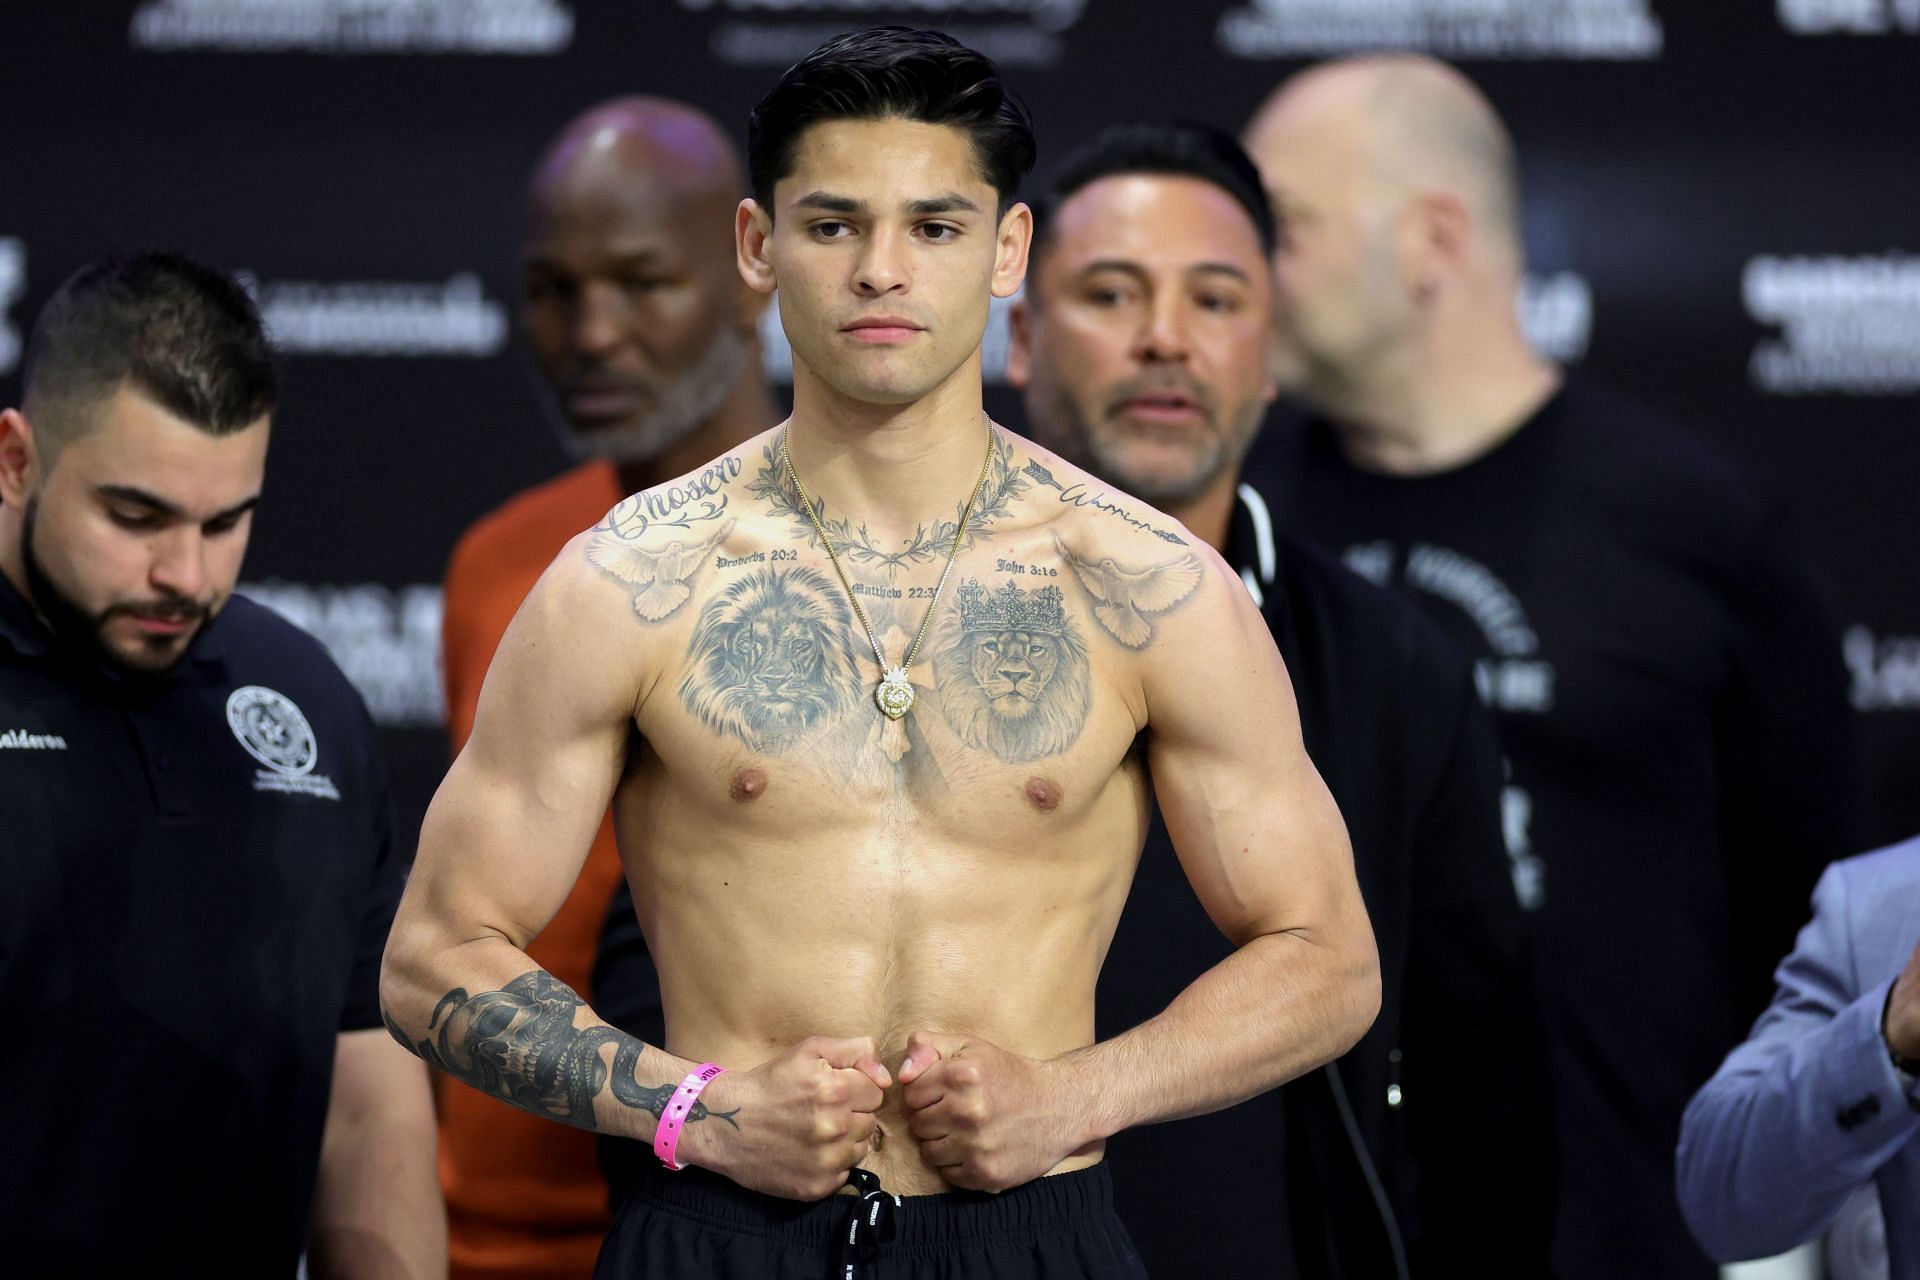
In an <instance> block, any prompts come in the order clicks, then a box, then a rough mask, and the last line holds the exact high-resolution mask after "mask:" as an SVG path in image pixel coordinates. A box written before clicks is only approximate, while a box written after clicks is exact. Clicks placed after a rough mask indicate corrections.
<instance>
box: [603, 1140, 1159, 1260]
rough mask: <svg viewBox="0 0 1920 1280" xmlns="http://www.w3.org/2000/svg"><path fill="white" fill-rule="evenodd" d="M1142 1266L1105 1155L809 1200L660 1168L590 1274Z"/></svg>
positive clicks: (644, 1183)
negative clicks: (1013, 1176)
mask: <svg viewBox="0 0 1920 1280" xmlns="http://www.w3.org/2000/svg"><path fill="white" fill-rule="evenodd" d="M889 1217H890V1218H891V1225H889V1224H888V1222H887V1221H886V1219H887V1218H889ZM856 1219H858V1220H860V1221H861V1229H860V1235H861V1237H862V1238H861V1239H860V1240H859V1241H858V1242H857V1243H856V1242H855V1241H854V1238H853V1237H854V1236H855V1229H854V1224H855V1222H856ZM876 1219H879V1221H878V1222H877V1223H876V1221H875V1220H876ZM874 1237H878V1238H877V1239H876V1238H874ZM850 1266H851V1268H852V1269H851V1270H849V1267H850ZM1146 1274H1147V1272H1146V1268H1145V1267H1143V1266H1142V1265H1141V1263H1140V1255H1139V1253H1138V1251H1136V1250H1135V1249H1134V1247H1133V1241H1131V1240H1130V1239H1128V1238H1127V1231H1126V1228H1125V1227H1122V1226H1121V1225H1120V1219H1119V1218H1117V1217H1115V1216H1114V1212H1113V1181H1112V1179H1111V1177H1110V1176H1109V1175H1108V1173H1107V1168H1106V1166H1105V1165H1104V1164H1097V1165H1094V1166H1093V1167H1091V1168H1088V1169H1082V1170H1080V1171H1078V1172H1075V1173H1062V1174H1056V1175H1055V1176H1053V1177H1051V1178H1041V1179H1039V1180H1037V1181H1035V1182H1029V1183H1027V1184H1026V1185H1025V1186H1022V1187H1016V1188H1014V1189H1013V1190H1011V1191H1006V1192H1002V1193H1001V1194H1000V1195H997V1196H994V1195H986V1194H983V1193H980V1192H973V1191H952V1192H947V1193H945V1194H942V1195H931V1196H900V1197H894V1196H884V1195H875V1194H872V1193H870V1194H869V1195H868V1196H866V1197H864V1198H855V1197H853V1196H849V1195H837V1196H829V1197H828V1198H827V1199H825V1200H813V1201H802V1200H782V1199H779V1198H777V1197H774V1196H766V1195H761V1194H760V1193H759V1192H757V1191H748V1190H747V1189H746V1188H744V1187H741V1186H739V1185H737V1184H735V1183H732V1182H729V1181H728V1180H727V1179H725V1178H722V1177H720V1176H719V1175H717V1174H713V1173H709V1172H707V1171H706V1170H704V1169H685V1170H682V1171H681V1172H679V1173H670V1172H668V1171H667V1170H665V1169H662V1168H659V1167H658V1166H655V1167H654V1168H653V1169H652V1170H650V1171H648V1172H647V1173H645V1174H644V1175H643V1176H642V1177H641V1180H640V1182H639V1184H638V1185H637V1186H636V1187H635V1188H634V1190H633V1194H632V1195H630V1196H628V1198H627V1202H626V1203H625V1204H624V1205H622V1206H621V1208H620V1212H619V1213H618V1214H616V1215H615V1217H614V1221H613V1227H612V1229H611V1230H610V1231H608V1232H607V1239H606V1243H605V1244H603V1245H602V1246H601V1248H600V1262H599V1265H598V1266H597V1267H595V1268H594V1276H595V1280H843V1277H847V1276H856V1277H863V1278H864V1277H872V1280H989V1277H990V1278H991V1280H1018V1277H1022V1276H1044V1277H1046V1278H1047V1280H1069V1278H1070V1277H1082V1276H1084V1277H1087V1278H1088V1280H1145V1276H1146Z"/></svg>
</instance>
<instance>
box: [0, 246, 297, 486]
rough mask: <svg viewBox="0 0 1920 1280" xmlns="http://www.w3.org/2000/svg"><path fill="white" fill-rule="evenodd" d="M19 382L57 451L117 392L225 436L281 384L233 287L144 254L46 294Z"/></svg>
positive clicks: (249, 419) (242, 294)
mask: <svg viewBox="0 0 1920 1280" xmlns="http://www.w3.org/2000/svg"><path fill="white" fill-rule="evenodd" d="M22 384H23V396H22V404H23V405H24V406H25V408H26V410H27V414H28V416H29V418H31V419H33V420H34V428H35V432H36V434H40V433H41V432H42V431H43V430H44V433H45V434H44V438H45V439H46V442H47V444H48V445H49V446H50V447H52V448H54V449H56V450H57V448H58V446H59V445H61V444H63V443H65V442H66V441H68V440H70V439H72V438H73V437H74V436H75V435H77V434H79V432H80V430H81V429H82V425H83V424H82V422H81V421H80V420H81V418H82V417H83V416H84V413H85V411H86V410H87V409H89V408H91V407H92V406H93V405H94V404H95V403H97V402H98V401H101V400H104V399H106V398H107V397H108V396H111V395H112V394H113V393H114V391H115V390H117V389H118V388H120V387H121V386H123V385H125V386H130V387H131V388H133V389H134V390H136V391H138V392H139V393H140V394H142V395H144V396H146V397H148V398H149V399H151V400H153V401H154V402H155V403H156V404H159V405H160V406H161V407H163V408H165V409H166V410H167V411H168V412H169V413H172V414H173V415H175V416H176V417H179V418H182V419H184V420H185V421H187V422H190V423H192V424H193V425H194V426H196V427H198V428H200V429H201V430H202V431H205V432H208V433H209V434H211V435H227V434H230V433H232V432H235V431H239V430H241V429H243V428H245V427H247V426H248V425H250V424H252V423H254V422H257V421H259V419H260V418H261V416H262V415H264V414H266V413H268V412H270V411H271V410H272V409H273V405H274V398H275V396H276V394H277V392H278V386H279V379H278V377H277V375H276V373H275V371H274V363H273V349H272V346H271V344H270V343H269V342H268V339H267V333H266V328H265V326H264V325H263V324H262V323H261V321H260V311H259V308H258V307H256V306H255V305H254V302H253V299H252V297H251V296H249V295H248V293H247V291H246V290H245V289H244V288H242V287H241V286H240V284H239V282H238V281H236V280H235V279H234V278H233V277H232V276H230V275H227V274H226V273H225V272H222V271H216V270H214V269H213V268H212V267H207V266H202V265H201V264H200V263H197V262H194V261H192V260H191V259H188V258H184V257H181V256H180V255H178V254H171V253H143V254H138V255H134V256H116V257H109V258H103V259H101V260H100V261H98V262H94V263H90V264H88V265H87V266H84V267H82V268H80V270H78V271H76V272H74V274H73V275H71V276H69V277H68V278H67V280H66V282H65V283H64V284H62V285H61V286H60V287H59V288H58V289H57V290H55V291H54V295H53V297H52V298H51V299H50V300H49V301H48V302H47V305H46V306H45V307H44V308H42V309H41V312H40V315H39V318H38V319H37V320H35V322H34V326H33V336H32V337H31V338H30V339H29V340H28V342H27V353H26V360H25V363H24V366H23V372H22ZM42 420H44V422H43V421H42Z"/></svg>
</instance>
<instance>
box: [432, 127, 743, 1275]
mask: <svg viewBox="0 0 1920 1280" xmlns="http://www.w3.org/2000/svg"><path fill="white" fill-rule="evenodd" d="M744 187H745V182H744V178H743V176H742V173H741V169H740V161H739V157H738V155H737V154H736V153H735V151H734V148H733V146H732V144H731V143H730V142H729V141H728V139H727V137H726V135H725V134H724V133H723V132H722V131H721V129H720V127H719V126H718V125H717V124H715V123H714V122H713V120H712V119H711V118H709V117H708V116H706V115H705V114H703V113H702V112H699V111H696V110H695V109H693V108H692V107H688V106H685V105H683V104H681V103H677V102H670V101H666V100H663V99H659V98H643V97H634V98H619V99H616V100H614V101H611V102H607V103H603V104H601V105H599V106H596V107H594V108H592V109H591V110H589V111H587V112H585V113H584V114H582V115H581V116H579V117H578V118H576V119H575V120H574V121H572V122H571V123H570V124H568V125H567V127H566V128H565V129H564V130H562V131H561V133H560V135H559V136H558V137H557V138H555V139H554V141H553V142H552V143H551V144H550V145H549V146H548V148H547V150H546V152H545V154H544V155H543V156H542V157H541V159H540V162H539V164H538V165H537V167H536V168H535V170H534V174H533V179H532V182H531V184H530V188H529V191H528V209H527V214H528V217H527V233H526V240H525V243H524V246H523V249H522V267H523V278H524V288H523V295H522V303H521V310H520V322H521V331H522V333H523V335H524V336H525V338H526V342H527V346H528V349H529V351H530V353H531V355H532V356H533V363H534V366H535V368H536V369H537V370H538V372H539V374H540V379H541V383H542V390H543V393H544V394H545V396H546V398H547V399H548V401H549V408H550V415H549V416H550V417H551V418H552V419H553V421H554V425H555V426H556V427H557V428H558V430H559V432H560V434H561V438H562V440H563V442H564V443H565V445H566V447H567V449H568V451H569V452H570V453H572V454H573V455H574V456H575V457H576V458H577V459H580V462H579V465H577V466H575V467H574V468H573V469H572V470H569V471H567V472H565V473H563V474H561V475H559V476H557V477H555V478H553V479H551V480H548V481H546V482H545V483H543V484H540V485H536V486H535V487H533V488H531V489H528V490H526V491H524V492H522V493H520V494H518V495H516V496H514V497H513V498H511V499H509V500H508V501H507V502H506V503H505V504H504V505H503V506H501V507H500V508H499V509H497V510H496V511H494V512H493V513H492V514H490V515H487V516H486V517H484V518H483V519H481V520H480V521H479V522H478V523H477V524H475V525H474V526H473V527H472V528H471V529H470V530H468V532H467V533H466V535H465V536H464V537H463V538H461V540H460V543H459V545H458V546H457V547H456V548H455V550H454V553H453V560H452V563H451V565H450V566H449V568H448V570H447V584H446V623H445V628H444V632H443V643H444V646H445V659H446V662H445V667H446V680H447V709H448V719H449V729H450V731H451V735H452V739H453V748H454V750H455V751H456V752H457V751H458V750H459V749H460V748H461V747H462V746H463V745H464V744H465V742H466V739H467V735H468V733H469V732H470V731H471V729H472V727H473V716H474V707H475V704H476V703H477V701H478V699H479V696H480V684H481V681H482V680H483V679H484V677H485V676H486V672H487V666H488V664H489V663H490V662H491V661H492V658H493V653H494V649H495V648H496V647H497V646H498V644H499V642H500V637H501V636H502V635H503V634H504V633H505V631H506V628H507V623H508V622H509V621H510V620H511V619H512V617H513V614H514V611H515V610H516V609H518V608H519V606H520V602H521V600H523V599H524V598H525V597H526V594H527V592H528V591H529V590H531V589H532V587H533V584H534V581H535V580H536V579H537V578H538V577H539V575H540V572H541V570H543V569H544V568H545V567H546V566H547V564H548V562H550V561H551V560H552V559H553V558H554V556H555V555H556V554H558V552H559V551H560V548H561V547H562V546H564V545H565V544H566V542H567V539H569V538H571V537H572V536H573V535H574V534H576V533H578V532H580V531H581V530H582V529H585V528H587V527H588V526H589V525H591V524H593V523H594V522H595V521H596V520H598V519H599V518H600V517H601V516H602V515H603V514H605V512H606V511H607V509H608V508H610V507H612V506H613V504H614V503H616V502H618V501H619V500H620V499H621V498H623V497H625V496H626V495H627V494H629V493H636V492H639V491H641V490H644V489H647V488H650V487H652V486H654V485H657V484H659V483H660V482H661V481H663V480H665V479H667V478H669V477H672V476H677V475H681V474H683V473H685V472H687V471H690V470H692V469H693V468H694V467H695V466H696V465H697V464H699V463H701V462H704V461H705V460H707V459H708V458H712V457H715V456H718V455H720V454H723V453H725V452H726V451H727V450H728V449H730V448H731V447H732V446H733V445H735V444H736V443H738V442H739V441H741V440H743V439H745V438H746V437H748V436H750V435H752V434H753V433H755V432H757V431H760V430H762V429H764V428H765V427H767V426H769V425H770V424H772V423H773V421H774V420H775V418H776V417H777V415H776V414H775V413H774V410H773V405H772V403H771V401H770V400H769V398H768V396H767V390H766V386H765V383H764V381H763V380H762V377H761V357H760V346H759V340H758V337H757V326H758V321H759V318H760V314H761V310H762V308H763V307H764V305H765V299H764V298H763V297H762V296H761V295H759V294H757V293H754V292H752V291H751V290H749V289H747V288H746V286H745V285H744V284H742V283H741V280H740V276H739V273H738V272H737V271H736V270H735V269H734V260H733V211H734V207H735V205H736V204H737V203H738V202H739V199H740V196H741V194H742V192H743V190H744ZM718 501H721V502H724V501H725V498H724V497H722V498H720V499H718ZM619 880H620V860H619V855H618V853H617V852H616V851H615V848H614V842H613V833H612V830H611V828H610V827H609V826H606V825H603V826H602V827H601V830H600V833H599V835H598V837H597V838H596V839H595V842H594V846H593V852H592V853H591V855H590V856H589V857H588V859H587V864H586V866H585V867H584V868H583V869H582V871H581V875H580V880H579V882H578V883H577V884H576V885H575V886H574V890H573V893H572V895H571V896H570V897H569V898H568V900H567V902H566V905H565V906H563V907H562V908H561V910H560V913H559V914H558V915H557V916H556V917H554V920H553V923H552V924H551V925H549V926H548V927H547V929H546V931H545V932H544V933H542V934H541V935H540V938H539V940H538V941H536V942H535V943H534V944H533V946H532V948H531V953H532V955H533V957H534V958H535V960H537V961H539V962H540V963H541V964H542V965H544V966H545V967H546V968H547V969H549V970H550V971H552V972H553V973H554V974H556V975H557V976H559V977H560V978H561V980H562V981H565V982H567V983H569V984H572V985H573V986H575V988H576V989H578V990H581V991H583V992H586V993H587V994H589V995H595V994H597V993H594V992H592V991H590V990H589V983H588V978H589V974H590V970H591V968H592V964H593V954H594V948H595V942H596V939H597V938H598V936H599V932H600V925H601V921H602V919H603V918H604V917H605V915H606V911H607V904H608V902H609V900H610V899H611V897H612V894H613V890H614V886H615V885H616V884H617V883H619ZM657 1000H658V996H657V993H655V992H653V991H652V990H651V989H648V990H644V991H641V992H639V993H637V994H635V995H632V996H629V997H628V998H627V999H626V1000H625V1001H616V1002H614V1003H615V1006H616V1007H617V1008H621V1009H625V1008H631V1007H632V1006H634V1005H635V1004H638V1005H639V1006H640V1007H641V1008H642V1009H644V1007H645V1006H646V1005H648V1004H649V1003H657ZM608 1016H609V1017H614V1018H618V1016H619V1015H618V1013H617V1012H616V1010H615V1008H610V1009H609V1010H608ZM655 1016H657V1015H655ZM622 1025H625V1024H624V1023H623V1024H622ZM636 1029H644V1021H643V1023H642V1027H640V1028H636ZM438 1087H439V1091H440V1117H441V1142H440V1171H441V1179H442V1182H443V1184H444V1186H445V1188H446V1192H447V1203H448V1212H449V1216H450V1220H451V1229H452V1230H451V1234H452V1244H453V1274H454V1276H455V1277H456V1280H458V1278H460V1277H505V1276H513V1277H522V1278H524V1277H555V1278H558V1277H576V1276H581V1275H586V1274H588V1273H589V1272H591V1271H592V1269H593V1262H594V1257H595V1254H596V1253H597V1252H598V1250H599V1247H600V1239H601V1236H602V1234H603V1233H604V1232H605V1230H606V1226H607V1223H608V1221H609V1213H608V1206H607V1189H606V1184H605V1181H604V1179H603V1178H602V1177H601V1175H600V1173H599V1170H598V1166H597V1164H596V1161H595V1156H594V1148H593V1137H592V1135H590V1134H587V1133H583V1132H580V1131H578V1130H574V1129H568V1128H565V1127H563V1126H560V1125H555V1124H550V1123H548V1122H546V1121H543V1120H539V1119H536V1118H534V1117H532V1116H529V1115H527V1114H526V1113H525V1112H522V1111H518V1110H516V1109H514V1108H512V1107H509V1106H507V1105H506V1104H504V1103H502V1102H499V1101H497V1100H496V1099H493V1098H490V1097H488V1096H486V1095H485V1094H483V1093H480V1092H478V1091H477V1090H473V1089H467V1088H463V1087H461V1086H460V1085H457V1084H451V1083H450V1082H448V1081H447V1080H446V1079H445V1077H440V1078H439V1080H438Z"/></svg>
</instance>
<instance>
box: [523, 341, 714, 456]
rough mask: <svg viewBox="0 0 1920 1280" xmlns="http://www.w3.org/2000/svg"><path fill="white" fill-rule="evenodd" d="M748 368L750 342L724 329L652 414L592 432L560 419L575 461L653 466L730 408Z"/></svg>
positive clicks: (668, 388) (664, 390)
mask: <svg viewBox="0 0 1920 1280" xmlns="http://www.w3.org/2000/svg"><path fill="white" fill-rule="evenodd" d="M746 362H747V343H746V341H745V339H743V338H741V336H740V335H739V334H738V333H736V332H735V331H734V329H733V326H732V325H722V326H721V327H720V329H719V330H718V331H716V332H715V334H714V335H713V341H712V342H711V343H709V344H708V346H707V349H706V350H705V351H703V352H702V353H701V354H700V358H699V359H698V360H696V361H694V362H693V364H692V366H690V367H689V368H688V369H687V370H686V372H684V373H682V374H680V375H679V376H677V377H675V378H674V379H673V381H671V382H669V383H667V384H666V386H665V387H664V388H662V390H661V392H660V398H659V400H658V401H657V402H656V403H655V404H654V406H653V408H652V409H650V410H648V411H647V412H646V413H645V414H643V415H642V416H640V417H638V418H635V419H633V420H631V421H629V422H623V423H621V424H619V425H618V426H612V427H603V428H599V429H597V430H586V431H583V430H581V429H580V428H578V427H576V426H574V425H573V423H571V422H570V421H568V420H567V418H566V415H565V414H559V420H560V423H561V427H562V430H561V443H562V444H563V445H565V446H566V450H567V452H568V453H570V454H572V455H573V456H574V457H575V458H580V459H587V458H600V459H604V460H605V461H608V462H613V463H622V462H651V461H653V460H654V459H655V458H657V457H659V456H660V455H661V454H663V453H665V452H666V451H667V450H668V449H671V448H672V447H673V446H674V445H676V444H679V443H680V442H681V441H682V440H685V439H686V438H687V437H688V436H690V435H692V434H693V433H694V432H695V431H697V430H699V429H700V427H701V425H702V424H703V423H705V422H706V420H707V419H708V418H710V417H712V416H713V413H714V411H715V410H717V409H718V408H719V407H720V406H721V405H722V404H725V403H726V399H727V397H728V396H730V395H732V394H733V388H734V386H735V384H736V383H738V382H739V381H740V373H741V371H742V369H744V368H745V366H746ZM557 412H558V410H557V409H556V413H557Z"/></svg>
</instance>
